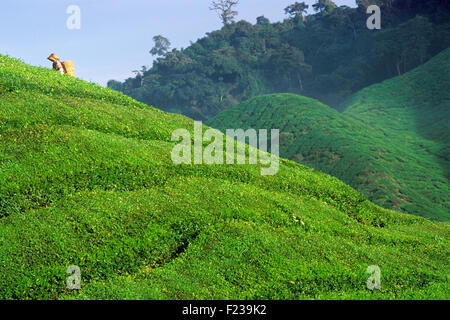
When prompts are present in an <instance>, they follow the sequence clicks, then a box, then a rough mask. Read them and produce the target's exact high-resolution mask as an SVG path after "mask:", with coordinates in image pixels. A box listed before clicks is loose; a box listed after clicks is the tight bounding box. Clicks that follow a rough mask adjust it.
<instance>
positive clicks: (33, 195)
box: [0, 56, 450, 299]
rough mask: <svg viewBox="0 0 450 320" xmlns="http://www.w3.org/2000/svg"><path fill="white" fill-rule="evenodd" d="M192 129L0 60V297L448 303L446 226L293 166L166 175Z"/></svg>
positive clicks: (185, 168)
mask: <svg viewBox="0 0 450 320" xmlns="http://www.w3.org/2000/svg"><path fill="white" fill-rule="evenodd" d="M346 121H349V123H353V122H357V120H346ZM358 121H359V120H358ZM192 127H193V123H192V120H190V119H188V118H184V117H182V116H180V115H174V114H168V113H164V112H162V111H160V110H157V109H154V108H152V107H148V106H146V105H143V104H140V103H138V102H136V101H134V100H132V99H131V98H128V97H126V96H124V95H122V94H120V93H118V92H114V91H112V90H108V89H104V88H101V87H99V86H96V85H93V84H90V83H87V82H83V81H80V80H77V79H73V78H69V77H66V76H61V75H59V74H58V73H57V72H54V71H52V70H47V69H43V68H35V67H30V66H28V65H26V64H24V63H22V62H20V61H18V60H15V59H12V58H9V57H5V56H0V298H1V299H80V298H91V299H104V298H107V299H314V298H316V299H317V298H333V299H356V298H360V299H372V298H375V299H391V298H398V299H411V298H417V299H448V298H450V296H449V292H450V290H449V289H450V287H449V283H450V282H449V278H448V275H449V268H448V257H449V254H450V251H449V248H450V246H449V230H450V229H449V225H448V223H442V222H433V221H429V220H427V219H423V218H420V217H415V216H412V215H407V214H402V213H398V212H394V211H389V210H386V209H382V208H380V207H378V206H376V205H374V204H372V203H370V202H369V201H367V200H366V199H365V197H364V196H363V195H362V194H360V193H358V192H357V191H355V190H354V189H352V188H351V187H349V186H347V185H345V184H344V183H343V182H341V181H339V180H338V179H336V178H334V177H331V176H328V175H326V174H324V173H320V172H318V171H315V170H313V169H310V168H307V167H304V166H302V165H299V164H297V163H295V162H292V161H289V160H281V165H280V170H279V172H278V174H277V175H275V176H261V175H260V170H259V169H260V168H259V166H257V165H222V166H220V165H197V166H194V165H181V166H175V165H174V164H173V163H172V161H171V158H170V153H171V150H172V148H173V146H174V145H175V143H174V142H171V134H172V132H173V130H175V129H177V128H187V129H189V130H190V131H192ZM70 265H77V266H79V267H80V269H81V277H82V284H81V288H82V289H81V290H80V291H77V290H75V291H69V290H68V289H67V288H66V279H67V277H68V276H69V275H68V274H67V273H66V270H67V268H68V266H70ZM370 265H377V266H379V267H380V268H381V272H382V274H381V276H382V278H381V285H382V288H381V290H380V291H378V290H375V291H374V292H372V291H370V290H368V289H367V288H366V280H367V278H368V277H369V274H367V273H366V270H367V267H368V266H370Z"/></svg>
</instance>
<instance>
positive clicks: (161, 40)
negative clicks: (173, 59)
mask: <svg viewBox="0 0 450 320" xmlns="http://www.w3.org/2000/svg"><path fill="white" fill-rule="evenodd" d="M153 41H154V42H155V46H154V47H153V48H152V50H150V53H151V54H152V55H153V56H164V55H165V54H166V53H167V52H168V51H169V49H170V45H171V44H170V41H169V39H167V38H165V37H163V36H162V35H159V36H154V37H153Z"/></svg>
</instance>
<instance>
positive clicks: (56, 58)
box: [47, 53, 59, 62]
mask: <svg viewBox="0 0 450 320" xmlns="http://www.w3.org/2000/svg"><path fill="white" fill-rule="evenodd" d="M47 59H48V60H50V61H53V62H55V61H56V60H59V57H58V56H57V55H56V54H54V53H52V54H51V55H50V57H48V58H47Z"/></svg>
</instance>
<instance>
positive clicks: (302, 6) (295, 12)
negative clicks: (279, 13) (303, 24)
mask: <svg viewBox="0 0 450 320" xmlns="http://www.w3.org/2000/svg"><path fill="white" fill-rule="evenodd" d="M308 8H309V6H308V5H307V4H306V3H304V2H300V3H299V2H296V3H294V4H291V5H290V6H288V7H286V8H285V9H284V12H285V13H286V14H289V15H290V16H291V17H298V16H300V17H302V18H303V13H306V11H307V10H308Z"/></svg>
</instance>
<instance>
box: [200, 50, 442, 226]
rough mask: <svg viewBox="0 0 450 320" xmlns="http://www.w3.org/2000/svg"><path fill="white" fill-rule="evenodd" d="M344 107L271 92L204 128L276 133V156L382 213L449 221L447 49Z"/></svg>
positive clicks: (243, 104)
mask: <svg viewBox="0 0 450 320" xmlns="http://www.w3.org/2000/svg"><path fill="white" fill-rule="evenodd" d="M344 108H345V110H344V112H343V113H339V112H337V111H336V110H334V109H332V108H330V107H328V106H326V105H324V104H322V103H320V102H319V101H317V100H313V99H310V98H305V97H301V96H298V95H292V94H277V95H269V96H262V97H257V98H253V99H250V100H249V101H245V102H242V103H241V104H239V105H237V106H235V107H233V108H230V109H227V110H225V111H223V112H222V113H220V114H219V115H217V116H216V117H214V118H212V119H210V120H209V121H208V122H207V123H208V124H209V125H211V126H213V127H216V128H218V129H221V130H225V129H228V128H245V129H247V128H255V129H259V128H264V129H269V128H274V129H280V130H281V141H280V143H281V146H280V150H281V156H283V157H286V158H289V159H292V160H295V161H297V162H299V163H301V164H304V165H308V166H311V167H313V168H316V169H318V170H321V171H323V172H326V173H328V174H332V175H334V176H336V177H338V178H339V179H342V180H343V181H345V182H346V183H348V184H350V185H351V186H353V187H354V188H356V189H357V190H359V191H361V192H363V193H365V194H366V195H367V196H368V197H369V199H370V200H372V201H374V202H375V203H377V204H379V205H381V206H383V207H385V208H390V209H394V210H402V211H405V212H409V213H413V214H416V215H421V216H425V217H428V218H432V219H438V220H444V221H450V198H449V194H450V190H449V178H450V176H449V169H450V153H449V152H450V145H449V141H450V136H449V135H450V113H449V110H450V48H449V49H447V50H445V51H444V52H442V53H441V54H439V55H438V56H436V57H434V58H433V59H431V60H430V61H428V62H427V63H426V64H424V65H422V66H420V67H418V68H416V69H414V70H412V71H410V72H408V73H406V74H404V75H402V76H399V77H396V78H393V79H390V80H386V81H385V82H383V83H381V84H376V85H373V86H370V87H368V88H366V89H364V90H362V91H360V92H358V93H357V94H355V95H353V96H352V97H351V98H350V99H349V100H348V101H346V102H345V103H344Z"/></svg>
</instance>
